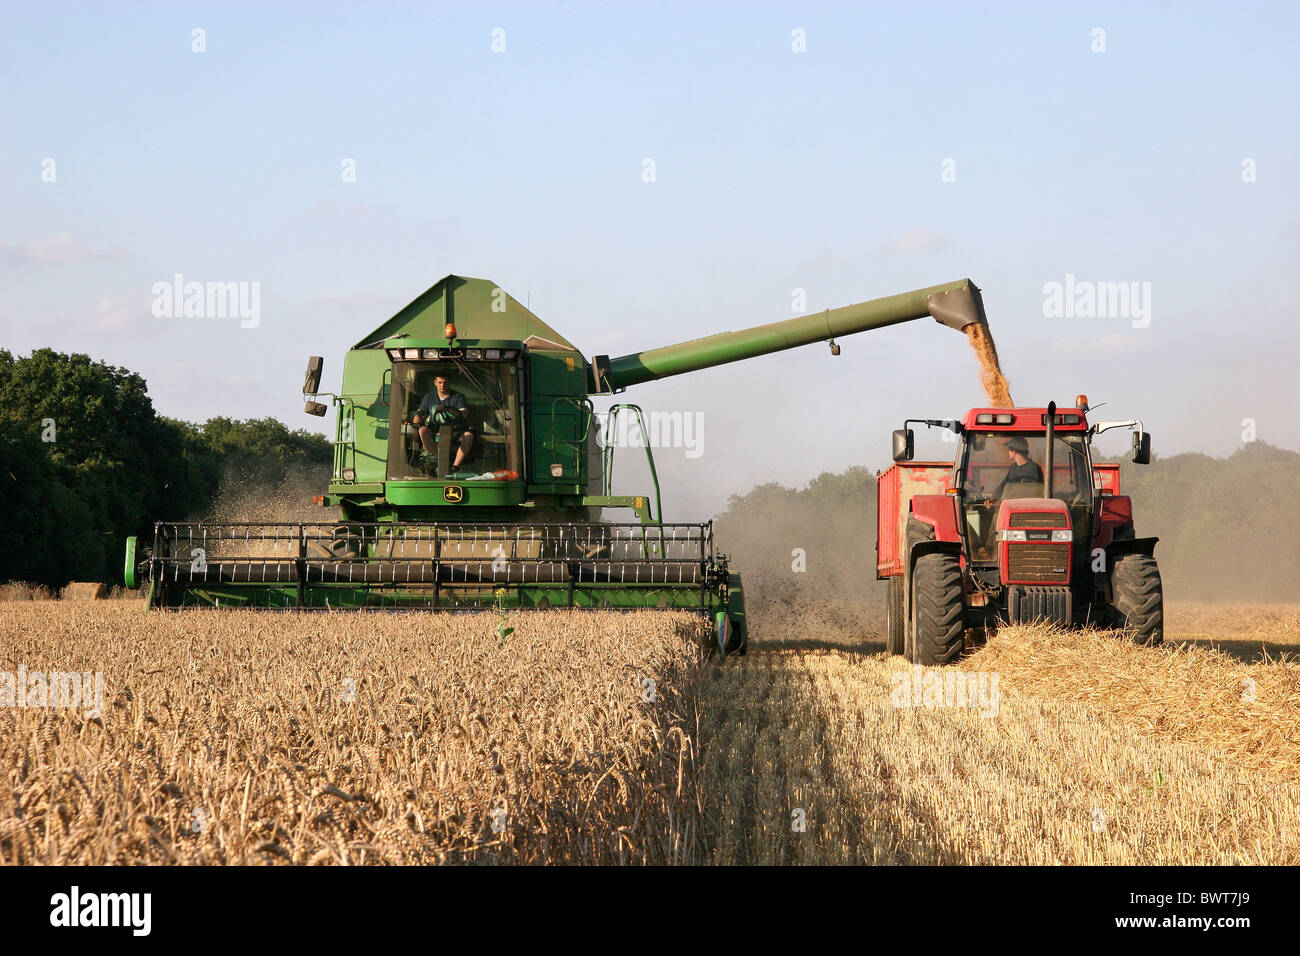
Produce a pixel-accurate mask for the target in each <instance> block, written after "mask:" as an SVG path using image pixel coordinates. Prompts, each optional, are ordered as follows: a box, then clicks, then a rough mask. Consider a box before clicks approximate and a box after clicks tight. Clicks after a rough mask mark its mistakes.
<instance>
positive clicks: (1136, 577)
mask: <svg viewBox="0 0 1300 956" xmlns="http://www.w3.org/2000/svg"><path fill="white" fill-rule="evenodd" d="M1110 586H1111V592H1112V600H1113V601H1114V615H1115V616H1114V623H1115V626H1116V627H1118V628H1120V629H1121V630H1123V631H1124V635H1125V636H1126V637H1128V638H1129V639H1130V640H1132V641H1133V642H1134V643H1136V644H1148V645H1156V644H1159V643H1161V642H1162V641H1163V640H1164V639H1165V604H1164V593H1163V591H1162V589H1161V587H1160V569H1159V568H1158V567H1157V566H1156V559H1155V558H1152V557H1149V556H1148V555H1145V554H1122V555H1120V556H1119V557H1118V558H1116V559H1115V564H1114V568H1113V569H1112V571H1111V575H1110Z"/></svg>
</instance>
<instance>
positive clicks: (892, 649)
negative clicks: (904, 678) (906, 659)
mask: <svg viewBox="0 0 1300 956" xmlns="http://www.w3.org/2000/svg"><path fill="white" fill-rule="evenodd" d="M903 650H904V647H903V576H902V575H901V574H900V575H899V576H897V577H893V578H890V579H889V591H888V593H887V594H886V595H885V653H887V654H901V653H903Z"/></svg>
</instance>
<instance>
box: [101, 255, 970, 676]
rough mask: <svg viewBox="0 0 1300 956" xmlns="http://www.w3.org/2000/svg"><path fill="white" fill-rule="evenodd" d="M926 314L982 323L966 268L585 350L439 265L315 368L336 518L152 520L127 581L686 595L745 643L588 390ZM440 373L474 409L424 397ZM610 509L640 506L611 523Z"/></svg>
mask: <svg viewBox="0 0 1300 956" xmlns="http://www.w3.org/2000/svg"><path fill="white" fill-rule="evenodd" d="M927 316H931V317H933V318H935V319H936V320H937V321H939V322H940V323H942V324H944V325H947V326H949V327H951V328H954V329H958V330H960V329H963V328H965V327H966V326H968V325H970V324H972V323H974V322H984V321H985V319H984V308H983V303H982V300H981V298H980V294H979V290H978V289H977V288H976V287H975V286H974V285H973V284H972V283H971V282H970V280H968V279H967V280H962V281H959V282H953V283H950V284H948V285H942V286H935V287H933V288H929V289H920V290H917V291H915V292H908V293H904V294H902V295H895V296H889V297H887V298H883V299H875V300H872V301H869V302H863V303H860V304H857V305H850V306H846V307H844V308H840V309H831V310H828V311H825V312H821V313H818V314H814V315H807V316H800V317H797V318H793V319H788V320H785V321H781V322H774V323H771V324H769V325H762V326H758V327H756V328H752V329H748V330H745V331H741V332H724V333H722V334H719V335H713V336H709V337H706V338H702V339H696V340H694V341H690V342H684V343H681V344H678V345H670V346H667V347H665V348H658V349H651V350H649V351H645V352H637V353H634V354H631V355H624V356H621V357H618V358H612V359H611V358H610V357H609V356H607V355H597V356H594V357H593V358H592V360H591V361H587V359H585V358H584V357H583V355H582V353H580V352H579V351H578V349H577V348H576V347H575V346H574V345H573V344H572V343H571V342H569V341H568V340H567V339H566V338H565V337H564V336H563V335H561V334H560V333H559V332H557V331H556V330H555V329H553V328H551V327H550V326H549V325H547V324H546V323H545V322H543V321H542V320H541V319H539V318H538V317H537V316H535V315H534V314H533V313H532V312H530V311H528V309H526V308H525V307H524V306H522V305H521V304H520V303H519V302H518V301H516V300H515V299H513V298H511V297H510V296H509V295H507V294H506V293H505V292H504V291H502V290H501V289H500V288H499V287H498V286H497V285H496V284H495V283H492V282H489V281H487V280H484V279H468V278H463V277H461V276H447V277H446V278H444V279H442V280H441V281H440V282H438V283H437V284H436V285H434V286H433V287H432V288H430V289H429V290H428V291H426V292H425V293H424V294H423V295H421V296H420V297H419V298H417V299H416V300H415V301H414V302H412V303H411V304H410V305H408V306H407V307H406V308H404V309H402V310H401V311H400V312H398V313H397V315H395V316H394V317H393V318H392V319H390V320H389V321H387V322H385V323H384V324H383V325H381V326H380V327H379V328H377V329H375V330H374V331H373V332H371V333H370V334H369V335H366V336H365V337H364V338H362V339H361V341H360V342H359V343H358V344H357V345H356V346H354V347H353V348H352V349H351V350H350V351H349V352H348V353H347V357H346V359H345V360H344V364H343V384H342V390H341V392H340V393H339V394H337V395H334V394H327V393H322V392H321V390H320V384H321V369H322V360H321V359H320V358H319V357H312V358H311V359H310V360H309V362H308V367H307V380H306V384H305V385H304V388H303V393H304V395H305V396H306V397H307V398H308V402H307V407H306V411H307V412H308V413H309V414H313V415H324V414H325V413H326V412H327V411H328V407H327V406H326V405H325V404H323V403H322V402H320V401H318V399H322V398H328V399H329V400H330V402H331V403H332V405H333V407H334V409H335V415H336V419H337V436H338V437H337V440H336V441H335V443H334V447H335V455H334V474H333V479H332V480H331V481H330V484H329V488H328V491H327V493H326V494H324V495H320V496H318V497H317V498H315V499H314V500H315V501H316V503H317V504H319V505H321V506H323V507H326V508H333V509H337V512H338V517H335V518H328V519H323V520H322V521H320V522H319V523H303V524H267V523H257V524H213V523H172V522H159V523H158V524H157V525H156V527H155V531H154V540H153V544H152V547H151V548H150V549H149V550H148V551H147V553H142V554H141V558H143V559H144V560H143V561H142V562H137V555H136V541H135V539H130V540H128V542H127V557H126V579H127V585H128V586H129V587H135V586H137V580H144V581H146V583H147V586H148V605H149V607H151V608H174V607H190V606H209V607H212V606H218V607H223V608H226V607H234V608H239V607H258V608H289V609H294V608H298V609H315V608H319V609H326V608H329V609H336V610H337V609H351V608H413V609H415V608H418V609H456V608H475V607H479V608H482V607H493V606H496V607H507V606H508V607H522V608H546V607H585V608H664V609H670V608H671V609H689V610H694V611H698V612H700V613H703V614H707V615H708V616H709V617H710V618H711V620H712V621H713V623H714V627H715V632H716V634H715V636H716V640H717V647H718V649H719V650H721V651H722V652H723V653H728V652H732V651H739V652H741V653H743V652H744V649H745V646H746V627H745V609H744V599H743V595H742V591H741V583H740V577H739V576H738V575H737V574H736V573H735V572H734V571H732V570H730V568H729V567H728V563H727V557H726V555H723V554H719V553H717V552H716V551H715V550H714V544H713V527H712V522H708V523H702V524H699V523H697V524H682V523H669V522H665V521H664V520H663V511H662V506H661V504H660V500H659V482H658V477H657V476H656V474H655V468H654V458H653V455H652V453H651V451H650V442H649V438H648V435H647V434H646V427H645V422H644V418H643V416H642V412H641V409H640V408H638V407H637V406H636V405H630V404H625V403H618V404H615V405H613V406H612V407H611V409H610V411H609V413H608V414H609V416H610V417H609V419H608V420H607V423H608V425H609V426H610V427H611V428H612V427H613V426H614V424H615V422H616V421H617V418H618V417H619V416H629V417H628V418H627V419H626V420H625V421H626V422H627V423H629V424H631V425H632V426H633V427H635V428H636V429H637V433H638V434H639V435H640V436H641V438H642V443H643V444H644V445H645V453H646V458H647V461H648V463H649V469H650V475H651V477H652V479H653V482H654V495H653V498H651V497H649V496H646V495H635V496H617V495H614V494H612V491H611V478H612V474H613V464H614V462H613V453H614V448H613V447H612V446H611V445H607V446H605V447H604V448H603V449H602V448H601V447H600V443H599V442H598V440H597V431H598V429H599V423H598V421H597V417H596V414H595V410H594V408H593V406H592V402H591V396H608V395H614V394H617V393H619V392H622V391H623V390H624V389H626V388H627V387H629V386H632V385H637V384H639V383H641V382H647V381H651V380H654V379H660V378H665V377H667V376H670V375H680V374H682V373H684V372H694V371H698V370H700V369H705V368H710V367H712V366H716V365H724V364H726V363H728V362H735V361H739V360H740V359H746V358H752V357H754V356H758V355H766V354H768V353H772V352H779V351H782V350H784V349H789V348H794V347H796V346H800V345H806V344H809V343H813V342H820V341H825V342H828V343H829V344H830V348H831V352H832V354H839V346H838V345H837V344H835V337H836V336H844V335H849V334H852V333H854V332H863V331H866V330H868V329H877V328H882V327H884V326H888V325H894V324H896V323H900V322H907V321H911V320H913V319H920V318H924V317H927ZM435 379H444V380H445V382H444V383H443V384H444V387H445V388H446V389H447V390H448V391H449V392H456V393H459V394H460V395H461V396H463V399H464V401H463V404H464V406H465V408H464V409H459V408H451V407H449V405H448V404H443V405H441V406H440V407H436V408H435V407H432V406H434V405H436V404H437V397H438V396H439V394H440V393H439V392H437V391H436V390H435V388H436V386H435ZM454 404H457V405H459V404H461V403H460V402H455V403H454ZM467 433H468V436H469V437H468V439H465V437H464V436H466V434H467ZM458 458H460V459H461V460H460V461H459V467H458V466H457V460H458ZM605 509H628V510H629V511H630V512H631V514H632V516H634V517H635V520H632V521H625V522H609V521H602V520H601V514H602V512H603V511H604V510H605Z"/></svg>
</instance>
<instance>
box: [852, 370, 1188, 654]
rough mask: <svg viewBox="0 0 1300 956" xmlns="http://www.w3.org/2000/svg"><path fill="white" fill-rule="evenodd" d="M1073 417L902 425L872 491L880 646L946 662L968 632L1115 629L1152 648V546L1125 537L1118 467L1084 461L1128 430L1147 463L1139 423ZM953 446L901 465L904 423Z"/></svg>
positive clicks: (1156, 600)
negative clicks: (884, 586)
mask: <svg viewBox="0 0 1300 956" xmlns="http://www.w3.org/2000/svg"><path fill="white" fill-rule="evenodd" d="M1075 404H1076V407H1075V408H1066V409H1057V408H1056V404H1055V403H1054V402H1053V403H1050V404H1049V405H1048V406H1047V407H1045V408H1025V407H1017V408H977V409H973V410H972V411H970V412H969V413H967V415H966V417H965V419H964V420H963V421H962V422H953V421H942V420H937V419H916V420H913V419H909V420H908V421H907V422H906V423H904V427H903V428H902V429H899V430H898V431H896V432H894V454H893V457H894V462H895V464H894V465H892V466H891V467H890V468H889V469H888V470H887V471H885V472H884V473H883V474H882V475H880V477H879V479H878V482H877V500H876V510H877V521H878V524H877V528H878V537H877V541H876V577H877V579H880V580H885V581H887V582H888V588H889V590H888V595H887V599H886V625H885V631H886V647H887V649H888V651H889V652H890V653H893V654H903V655H905V656H906V657H907V658H908V659H909V660H911V661H913V662H915V663H918V664H927V665H934V664H947V663H950V662H952V661H954V660H956V659H957V658H958V657H959V656H960V655H961V653H962V651H963V650H964V648H965V642H966V637H967V636H968V633H969V632H972V631H975V632H979V631H987V630H989V629H992V628H995V627H996V626H997V625H998V624H1000V623H1011V624H1018V623H1033V622H1045V623H1052V624H1058V625H1061V626H1066V627H1073V626H1082V625H1088V624H1091V625H1097V626H1104V627H1118V628H1122V629H1123V630H1124V631H1125V632H1126V633H1127V634H1128V635H1129V636H1130V637H1131V638H1132V639H1133V640H1136V641H1138V642H1140V643H1144V644H1158V643H1160V641H1161V640H1162V639H1163V624H1164V616H1163V615H1164V611H1163V597H1162V591H1161V583H1160V572H1159V569H1158V568H1157V565H1156V560H1155V545H1156V541H1157V539H1156V538H1138V537H1137V536H1136V534H1135V532H1134V525H1133V506H1132V502H1131V501H1130V499H1129V498H1128V497H1127V496H1124V495H1121V494H1120V493H1119V466H1118V465H1116V464H1095V465H1094V464H1093V462H1092V448H1091V446H1092V439H1093V438H1094V437H1095V436H1096V435H1098V434H1100V433H1102V432H1105V431H1108V430H1110V429H1112V428H1129V429H1132V430H1133V461H1134V462H1135V463H1138V464H1146V463H1148V462H1149V461H1150V460H1151V436H1150V434H1149V433H1147V432H1146V430H1145V429H1144V428H1143V426H1142V423H1141V422H1140V421H1136V420H1132V421H1115V422H1099V423H1097V424H1094V425H1089V424H1088V420H1087V413H1088V400H1087V397H1086V396H1084V395H1080V396H1079V397H1078V398H1077V399H1076V400H1075ZM914 421H915V422H916V423H919V424H925V425H927V426H931V427H940V428H947V429H950V430H952V431H953V432H955V433H956V435H957V437H958V449H957V457H956V460H955V461H950V462H940V461H931V462H914V461H912V457H913V447H914V433H913V432H912V430H911V429H910V428H909V427H907V426H908V425H910V424H912V423H913V422H914Z"/></svg>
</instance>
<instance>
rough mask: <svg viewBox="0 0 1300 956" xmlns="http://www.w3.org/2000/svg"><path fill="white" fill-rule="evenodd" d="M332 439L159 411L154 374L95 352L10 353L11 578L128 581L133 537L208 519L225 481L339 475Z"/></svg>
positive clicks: (2, 404)
mask: <svg viewBox="0 0 1300 956" xmlns="http://www.w3.org/2000/svg"><path fill="white" fill-rule="evenodd" d="M332 456H333V451H332V446H331V444H330V442H329V441H328V440H327V439H325V438H323V437H321V436H320V435H316V434H312V433H310V432H307V431H305V430H303V429H295V430H292V431H291V430H290V429H288V428H287V427H285V425H284V424H283V423H282V422H280V421H278V420H276V419H274V418H264V419H249V420H246V421H234V420H232V419H229V418H221V417H219V418H211V419H209V420H208V421H206V422H204V423H203V424H193V423H190V422H184V421H179V420H177V419H174V418H167V417H165V416H161V415H158V414H157V412H156V411H155V410H154V407H153V402H152V400H151V399H150V398H149V395H148V389H147V387H146V383H145V380H144V378H143V377H141V376H140V375H139V374H137V373H135V372H132V371H129V370H128V369H125V368H119V367H114V366H112V365H109V364H106V363H104V362H100V361H95V360H93V359H91V358H90V356H88V355H82V354H65V353H61V352H56V351H54V350H53V349H37V350H35V351H33V352H32V353H31V355H29V356H26V357H15V356H14V355H12V354H11V353H10V352H9V351H7V350H4V349H0V488H3V489H4V495H3V501H4V505H5V508H4V515H5V517H6V525H7V527H6V528H5V529H4V533H3V534H0V582H4V581H28V582H32V583H35V584H44V585H46V586H48V587H51V588H59V587H62V586H63V585H65V584H67V583H68V582H69V581H102V582H104V583H105V584H109V585H114V584H121V583H122V571H123V556H124V551H125V544H126V538H127V536H128V535H133V534H134V535H138V536H140V539H141V542H142V543H145V542H149V541H152V540H153V531H152V529H153V523H154V522H155V521H184V520H187V519H192V518H197V517H200V516H202V515H204V514H205V513H206V512H207V511H208V509H209V508H210V507H211V506H212V503H213V501H214V500H215V498H216V495H217V494H218V492H219V490H220V487H221V483H222V479H223V477H225V476H228V475H232V474H237V475H240V476H242V477H244V478H246V479H247V480H249V481H270V482H275V481H277V480H279V479H280V478H282V477H283V475H284V474H285V473H286V472H287V471H288V470H289V469H290V468H302V467H306V468H308V469H314V470H319V473H320V476H321V482H320V487H321V490H322V491H324V485H325V482H326V481H327V480H328V476H329V469H330V464H331V461H332Z"/></svg>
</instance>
